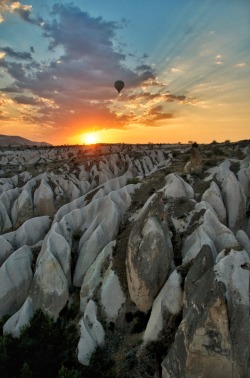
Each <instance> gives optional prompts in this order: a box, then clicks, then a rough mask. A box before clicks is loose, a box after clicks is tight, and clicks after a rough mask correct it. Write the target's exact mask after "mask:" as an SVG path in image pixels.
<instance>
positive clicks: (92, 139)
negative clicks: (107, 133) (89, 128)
mask: <svg viewBox="0 0 250 378" xmlns="http://www.w3.org/2000/svg"><path fill="white" fill-rule="evenodd" d="M82 140H83V142H84V143H86V144H96V143H97V141H98V137H97V135H96V133H88V134H83V135H82Z"/></svg>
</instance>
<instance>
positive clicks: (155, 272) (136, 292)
mask: <svg viewBox="0 0 250 378" xmlns="http://www.w3.org/2000/svg"><path fill="white" fill-rule="evenodd" d="M172 267H173V248H172V243H171V235H170V232H169V228H168V224H167V213H166V210H165V209H164V203H163V201H162V194H161V193H158V194H155V195H153V197H152V198H151V199H150V201H148V202H147V203H146V204H145V205H144V207H143V209H142V211H141V214H140V216H139V217H138V219H137V221H136V222H135V225H134V227H133V229H132V231H131V233H130V236H129V240H128V247H127V259H126V270H127V281H128V288H129V294H130V298H131V300H132V301H133V302H134V303H135V304H136V305H137V307H138V308H139V310H141V311H144V312H146V311H148V310H149V309H150V308H151V307H152V304H153V300H154V298H155V297H156V296H157V294H158V293H159V291H160V289H161V288H162V286H163V284H164V282H165V281H166V279H167V277H168V275H169V273H170V271H171V269H172Z"/></svg>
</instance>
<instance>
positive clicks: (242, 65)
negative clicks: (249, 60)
mask: <svg viewBox="0 0 250 378" xmlns="http://www.w3.org/2000/svg"><path fill="white" fill-rule="evenodd" d="M246 65H247V64H246V63H245V62H242V63H237V64H235V65H234V68H243V67H246Z"/></svg>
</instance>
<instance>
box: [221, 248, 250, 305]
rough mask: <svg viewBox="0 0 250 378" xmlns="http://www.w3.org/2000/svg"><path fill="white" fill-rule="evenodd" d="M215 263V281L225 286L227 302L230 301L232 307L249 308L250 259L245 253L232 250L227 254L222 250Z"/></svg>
mask: <svg viewBox="0 0 250 378" xmlns="http://www.w3.org/2000/svg"><path fill="white" fill-rule="evenodd" d="M216 262H217V264H216V265H215V267H214V271H215V274H216V277H217V280H218V281H222V282H223V283H224V284H225V285H226V288H227V298H228V300H232V301H233V303H234V305H246V306H248V307H249V278H250V272H249V265H250V258H249V256H248V254H247V252H246V251H245V250H244V249H243V250H241V251H238V250H234V249H233V248H232V249H231V251H230V252H229V253H227V252H226V251H225V250H224V251H222V252H221V253H220V254H219V255H218V256H217V259H216ZM244 267H246V268H244Z"/></svg>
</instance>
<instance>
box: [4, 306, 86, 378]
mask: <svg viewBox="0 0 250 378" xmlns="http://www.w3.org/2000/svg"><path fill="white" fill-rule="evenodd" d="M78 340H79V334H78V330H77V328H76V326H75V324H74V323H73V322H72V321H70V320H68V321H65V319H64V318H63V317H59V319H58V320H57V321H56V322H54V321H53V320H52V319H51V318H50V317H48V316H46V315H44V314H43V313H42V311H41V310H37V311H36V312H35V314H34V316H33V318H32V319H31V322H30V324H29V325H28V326H26V327H24V328H23V329H22V331H21V335H20V337H19V338H15V337H13V336H12V335H10V334H6V335H2V336H0V375H1V378H19V377H23V378H29V377H33V378H36V377H37V378H40V377H46V378H55V377H57V376H58V374H59V372H61V374H62V373H63V370H62V369H63V368H62V366H64V373H65V372H67V374H68V375H65V378H66V377H67V378H76V377H81V376H82V374H80V375H76V373H77V371H79V372H81V371H82V369H83V367H82V366H81V365H80V364H79V363H78V360H77V355H76V348H77V344H78ZM65 369H66V370H65ZM65 374H66V373H65ZM69 374H71V375H69ZM59 376H60V375H59ZM62 377H63V375H61V378H62Z"/></svg>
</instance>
